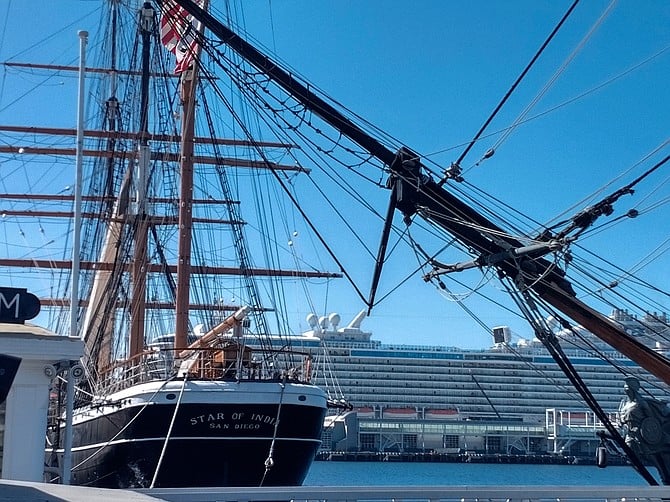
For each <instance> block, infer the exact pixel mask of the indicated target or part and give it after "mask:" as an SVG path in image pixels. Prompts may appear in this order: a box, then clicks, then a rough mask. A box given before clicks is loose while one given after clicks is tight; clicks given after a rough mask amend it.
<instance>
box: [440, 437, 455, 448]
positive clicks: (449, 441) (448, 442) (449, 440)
mask: <svg viewBox="0 0 670 502" xmlns="http://www.w3.org/2000/svg"><path fill="white" fill-rule="evenodd" d="M442 447H443V448H458V435H456V434H444V435H443V436H442Z"/></svg>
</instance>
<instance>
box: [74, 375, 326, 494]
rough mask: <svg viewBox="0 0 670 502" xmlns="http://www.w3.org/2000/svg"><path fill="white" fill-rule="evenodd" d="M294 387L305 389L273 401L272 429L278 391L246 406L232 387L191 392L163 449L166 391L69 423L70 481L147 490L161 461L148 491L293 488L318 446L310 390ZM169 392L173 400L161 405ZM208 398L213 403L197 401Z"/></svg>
mask: <svg viewBox="0 0 670 502" xmlns="http://www.w3.org/2000/svg"><path fill="white" fill-rule="evenodd" d="M208 385H210V387H211V386H212V385H213V384H208ZM258 385H266V386H267V385H268V384H258ZM278 387H279V386H278V385H277V384H275V385H274V387H273V388H274V389H276V388H278ZM289 387H290V384H287V389H288V388H289ZM300 387H306V389H303V391H304V390H307V391H308V392H305V393H301V392H300V389H298V392H294V391H292V393H286V394H285V395H283V396H282V397H281V400H282V404H281V412H280V415H279V422H278V426H277V427H275V423H276V418H277V411H278V408H279V405H278V403H279V399H280V398H279V392H270V393H268V392H264V393H259V394H258V395H257V396H254V397H256V398H259V399H257V401H261V402H251V400H250V399H248V398H244V397H243V396H242V393H241V392H240V391H239V390H237V391H232V392H229V393H228V395H226V392H225V391H222V392H218V393H216V392H215V393H214V394H213V393H212V392H211V390H210V391H206V392H202V391H200V390H199V389H192V390H191V391H190V393H191V395H187V394H184V396H185V397H184V401H185V402H181V403H180V404H179V406H178V412H177V414H176V418H175V420H174V424H173V426H172V431H171V433H170V434H169V437H170V439H169V441H168V442H167V446H165V444H166V442H165V437H166V435H167V433H168V430H169V428H170V423H171V421H172V418H173V415H174V413H175V408H176V402H175V401H176V397H174V393H173V392H164V391H161V392H160V393H159V394H158V395H157V396H156V397H155V400H152V401H151V404H148V405H145V404H146V402H144V403H142V402H141V400H138V401H137V402H132V401H131V400H129V401H127V402H125V403H123V404H122V405H121V406H117V407H115V408H112V407H106V408H105V409H104V410H102V409H101V410H99V412H98V414H97V416H89V417H87V418H86V419H83V420H75V423H74V425H73V449H72V465H73V470H72V484H76V485H86V486H96V487H101V488H147V487H149V486H150V485H151V484H152V480H153V478H154V473H155V472H156V469H157V467H158V464H159V459H160V458H161V456H162V460H161V461H160V467H159V469H158V475H157V477H156V482H155V483H154V486H155V487H163V488H172V487H174V488H178V487H206V486H261V485H262V486H272V485H274V486H291V485H300V484H301V483H302V482H303V480H304V479H305V476H306V475H307V472H308V470H309V467H310V465H311V463H312V461H313V460H314V457H315V455H316V452H317V450H318V448H319V446H320V443H321V442H320V436H321V429H322V425H323V417H324V415H325V410H326V408H325V399H324V400H323V405H322V404H321V400H320V398H319V396H318V395H315V388H313V387H309V386H300ZM213 388H214V389H216V388H215V387H213ZM226 388H227V389H229V390H230V388H231V387H226ZM232 388H234V387H232ZM240 390H241V389H240ZM319 392H320V391H319ZM170 394H172V397H171V399H172V400H173V402H168V403H165V404H163V403H164V402H165V400H164V398H165V397H166V396H170ZM215 395H216V398H217V400H218V401H219V402H202V401H204V399H203V398H206V397H209V398H211V397H214V396H215ZM221 395H223V398H222V397H221ZM187 397H188V399H187ZM161 401H163V402H161ZM292 401H294V402H292ZM81 415H82V416H85V415H86V414H85V413H82V414H81ZM89 415H91V413H90V412H89ZM75 418H76V417H75ZM273 438H274V445H273ZM164 446H165V452H164V453H162V452H163V448H164ZM271 450H272V453H271ZM269 457H271V460H270V462H269V463H270V464H271V467H270V468H269V469H266V463H268V458H269Z"/></svg>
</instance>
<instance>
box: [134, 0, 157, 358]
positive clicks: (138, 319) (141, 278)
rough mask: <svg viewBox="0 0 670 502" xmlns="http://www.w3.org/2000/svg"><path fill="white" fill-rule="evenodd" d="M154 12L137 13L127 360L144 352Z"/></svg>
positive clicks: (146, 7) (149, 9) (145, 7)
mask: <svg viewBox="0 0 670 502" xmlns="http://www.w3.org/2000/svg"><path fill="white" fill-rule="evenodd" d="M155 15H156V12H155V10H154V8H153V7H152V6H151V4H150V3H149V2H145V3H144V5H143V6H142V8H141V9H140V29H141V35H142V80H141V97H140V131H139V134H140V146H139V151H138V159H137V160H138V162H137V166H136V167H137V169H136V171H135V173H134V174H135V175H134V182H135V201H134V202H135V207H134V209H135V215H134V218H135V247H134V253H133V272H132V284H133V290H132V300H131V306H130V342H129V350H128V357H131V358H132V357H133V356H136V355H138V354H140V353H141V352H142V350H143V349H144V320H145V307H146V290H147V261H148V254H147V240H148V213H147V210H148V208H147V202H146V194H147V184H148V178H149V162H150V160H151V151H150V149H149V78H150V75H149V64H150V56H151V35H152V33H153V31H154V24H155V23H154V21H155Z"/></svg>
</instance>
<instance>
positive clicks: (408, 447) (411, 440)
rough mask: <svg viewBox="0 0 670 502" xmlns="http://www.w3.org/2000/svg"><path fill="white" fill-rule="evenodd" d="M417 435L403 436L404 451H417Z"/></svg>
mask: <svg viewBox="0 0 670 502" xmlns="http://www.w3.org/2000/svg"><path fill="white" fill-rule="evenodd" d="M416 436H417V435H416V434H403V435H402V449H403V450H404V451H416Z"/></svg>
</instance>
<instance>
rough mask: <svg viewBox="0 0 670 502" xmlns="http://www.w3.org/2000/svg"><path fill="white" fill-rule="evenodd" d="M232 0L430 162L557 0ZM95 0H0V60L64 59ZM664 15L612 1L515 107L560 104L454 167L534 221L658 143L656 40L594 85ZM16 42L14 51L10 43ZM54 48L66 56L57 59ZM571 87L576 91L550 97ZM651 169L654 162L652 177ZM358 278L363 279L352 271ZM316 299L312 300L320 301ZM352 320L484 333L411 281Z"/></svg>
mask: <svg viewBox="0 0 670 502" xmlns="http://www.w3.org/2000/svg"><path fill="white" fill-rule="evenodd" d="M212 1H213V4H214V6H215V7H216V8H222V7H221V3H220V2H219V1H218V0H212ZM241 3H242V4H243V9H244V18H245V25H246V30H247V31H248V33H249V34H250V35H251V36H252V37H253V38H254V39H256V40H258V41H260V42H261V43H262V44H263V45H264V46H265V47H267V48H270V49H271V50H272V51H273V52H275V53H276V54H278V55H279V57H280V58H281V59H282V60H283V61H284V62H286V63H287V64H289V65H290V66H291V67H292V68H294V69H297V70H298V71H299V72H300V73H301V74H302V75H303V76H305V77H306V78H307V79H309V80H310V81H312V82H314V83H315V84H317V85H318V86H319V87H320V88H321V89H323V90H325V91H326V92H327V93H328V94H329V95H331V96H333V97H334V98H336V99H337V100H339V101H340V102H342V103H344V104H345V105H346V106H347V107H348V108H350V109H352V110H354V111H355V112H356V113H358V114H359V115H361V116H363V117H365V118H366V119H367V120H368V121H370V122H372V123H373V124H375V125H377V126H378V127H380V128H381V129H383V130H385V131H387V132H388V133H389V134H391V135H392V136H394V137H396V138H398V139H400V140H401V141H402V142H404V143H405V144H407V145H408V146H410V147H411V148H413V149H414V150H415V151H418V152H419V153H421V154H423V155H428V154H432V153H433V152H439V153H435V154H434V155H430V157H429V158H430V159H431V160H432V161H434V162H437V163H438V164H441V165H443V166H445V167H446V166H448V165H449V164H450V163H451V162H452V161H454V160H455V159H456V158H457V157H458V156H459V155H460V153H461V152H462V150H463V146H462V145H463V144H464V143H466V142H467V141H469V140H470V139H471V138H472V137H473V135H474V134H475V133H476V131H477V130H478V129H479V128H480V126H481V125H482V124H483V123H484V121H485V120H486V118H487V117H488V116H489V114H490V113H491V112H492V110H493V109H494V108H495V106H496V105H497V103H498V102H499V100H500V99H501V98H502V96H503V95H504V94H505V93H506V92H507V90H508V89H509V87H510V85H511V83H512V82H513V81H514V80H515V79H516V77H517V76H518V75H519V74H520V72H521V71H522V69H523V68H524V67H525V66H526V64H527V63H528V62H529V61H530V59H531V57H532V56H533V55H534V54H535V52H536V50H537V49H538V48H539V47H540V45H541V44H542V42H543V41H544V40H545V38H546V37H547V36H548V34H549V33H550V31H551V30H552V29H553V27H554V26H555V25H556V23H557V22H558V20H559V19H560V17H561V16H562V15H563V13H564V12H565V11H566V10H567V8H568V6H569V5H570V4H571V2H566V1H535V0H528V1H521V0H518V1H510V2H499V1H473V2H456V1H438V0H433V1H426V0H423V1H416V2H409V1H394V0H383V1H382V0H365V1H356V2H355V1H345V0H341V1H337V2H336V1H329V2H314V1H308V0H300V1H298V0H285V1H279V0H274V1H270V0H264V1H250V2H241ZM608 6H610V2H607V1H600V0H588V1H587V0H583V1H582V2H581V4H580V5H579V6H578V7H577V9H576V11H575V12H574V13H573V15H572V16H571V18H570V19H569V20H568V22H567V24H566V25H565V27H564V28H563V29H562V30H561V31H560V32H559V34H558V36H557V38H556V39H555V41H554V42H552V43H551V44H550V46H549V47H548V49H547V50H546V52H545V54H544V55H543V56H542V58H541V59H540V60H539V61H538V63H537V64H536V65H535V66H534V68H533V69H532V71H531V72H530V73H529V75H528V76H527V78H526V79H525V80H524V81H523V83H522V84H521V86H520V87H519V88H518V90H517V91H516V92H515V93H514V94H513V95H512V97H511V99H510V100H509V102H508V103H507V105H506V106H505V107H504V108H503V110H502V111H501V113H500V114H499V115H498V117H497V118H496V119H495V120H494V122H493V123H492V124H491V125H490V126H489V129H488V132H491V133H493V132H496V131H499V130H502V129H503V128H505V127H507V126H509V124H511V123H512V122H513V121H514V119H515V118H516V117H517V116H519V114H520V113H521V112H522V110H523V109H524V108H525V107H526V106H528V105H529V104H530V103H531V101H532V100H533V98H534V97H535V96H536V95H537V94H538V92H539V91H540V89H541V88H542V87H543V86H544V85H545V84H546V83H547V82H548V80H549V79H550V78H551V76H552V75H553V74H554V73H555V72H556V71H557V70H558V68H559V67H560V66H561V65H562V64H563V63H564V62H566V61H567V58H568V57H569V56H570V54H571V53H572V51H573V50H575V48H576V47H577V46H578V44H579V42H580V41H581V40H582V39H583V38H584V37H585V35H586V33H587V32H588V31H589V30H590V29H591V28H592V27H594V26H595V24H596V22H597V20H598V18H599V17H600V16H601V15H602V14H603V13H604V12H605V10H606V9H607V8H608ZM98 8H99V2H98V1H97V0H59V1H58V2H44V3H40V4H39V5H35V4H34V3H32V4H31V3H28V2H19V1H18V0H11V1H7V0H5V2H4V3H3V5H2V6H0V13H1V15H0V19H5V14H6V13H7V14H8V17H7V20H8V22H7V25H6V27H5V30H4V35H3V38H2V39H1V40H0V43H1V44H2V45H0V60H3V61H4V60H6V59H8V58H12V59H15V60H27V59H36V58H37V59H38V60H40V61H41V62H52V61H59V62H63V61H68V60H69V61H70V62H71V63H72V64H75V62H76V56H77V49H76V46H77V43H78V42H77V37H76V30H78V29H87V30H89V31H94V30H95V29H96V25H97V19H96V17H95V15H88V16H87V14H89V13H93V14H94V13H95V11H96V10H97V9H98ZM237 8H239V6H238V7H237ZM78 19H81V20H80V21H76V20H78ZM66 25H70V26H69V28H67V29H66V30H63V31H61V32H60V33H59V34H58V35H57V36H56V37H54V38H53V39H50V41H49V43H48V44H46V45H45V44H41V45H40V46H38V47H35V48H33V49H30V46H31V45H32V44H31V42H32V41H38V40H43V39H44V38H45V37H46V36H47V35H48V34H50V33H52V32H54V31H55V27H57V26H66ZM18 26H20V27H21V29H20V30H19V29H17V27H18ZM668 26H670V3H668V2H665V1H661V0H646V1H642V2H632V1H621V2H618V3H614V4H613V7H612V9H611V11H610V13H609V14H608V15H607V16H606V17H605V18H604V20H603V22H602V24H601V25H600V26H599V27H598V28H597V30H596V31H595V32H594V34H593V35H592V37H591V38H590V39H589V40H588V42H587V43H586V45H585V46H584V47H583V48H582V49H581V50H579V51H578V52H577V53H576V55H575V58H574V60H573V61H572V62H571V63H570V64H569V65H568V66H567V67H566V68H565V70H564V71H563V72H562V74H561V75H560V77H559V78H558V80H557V81H556V83H555V84H554V85H553V86H552V87H551V89H550V90H549V91H548V92H547V93H546V94H545V95H544V96H543V97H542V99H541V100H540V101H539V102H538V103H537V104H536V105H535V106H534V108H533V109H532V111H530V113H529V115H528V116H529V117H534V116H536V115H540V114H542V113H543V112H546V111H549V110H552V109H554V108H555V107H557V106H558V105H563V106H560V107H558V108H557V109H555V110H554V111H552V112H551V113H547V114H546V115H542V116H540V117H539V118H536V119H534V120H532V121H530V122H528V123H526V124H524V125H522V126H520V127H519V128H518V129H516V130H515V131H514V133H513V134H512V135H511V136H510V137H509V138H508V139H507V140H506V141H505V142H503V143H502V144H501V145H500V146H499V147H498V148H497V150H496V155H495V156H494V157H493V158H492V159H491V160H489V161H486V162H484V163H482V164H481V165H480V166H478V167H475V168H473V169H471V170H470V171H468V173H467V179H468V181H469V182H470V183H472V184H474V185H476V186H478V187H479V188H481V189H482V190H484V191H486V192H489V193H491V194H493V195H495V196H496V197H498V198H499V199H502V200H504V201H505V202H507V203H508V204H510V205H512V206H514V207H515V208H516V209H518V210H520V211H521V212H523V213H525V214H528V215H531V216H532V217H533V218H534V219H535V220H537V221H540V222H546V221H548V220H550V219H551V218H553V217H554V216H556V215H558V214H559V213H561V212H562V211H563V210H565V209H567V208H569V207H570V206H572V205H573V204H575V203H577V202H578V201H580V200H582V199H583V198H584V197H586V196H588V195H590V194H591V193H592V192H594V191H595V190H596V189H598V188H600V187H601V186H603V185H604V184H605V183H606V182H608V181H610V180H611V179H613V178H614V177H615V176H617V175H618V174H619V173H621V172H623V171H625V170H626V169H628V168H629V167H630V166H632V165H633V164H635V163H636V162H637V161H638V160H640V159H641V158H642V157H643V156H645V155H646V154H648V153H649V152H650V151H652V150H653V149H654V148H656V147H657V146H658V145H660V144H661V143H662V142H664V141H666V140H667V139H668V136H670V135H669V134H668V133H669V132H670V127H668V125H669V124H670V121H669V120H668V117H670V91H669V90H668V89H669V88H670V87H669V86H668V83H667V80H668V77H669V76H670V51H667V52H665V53H663V54H661V55H660V56H658V57H656V58H655V59H654V60H653V61H650V62H649V63H647V64H645V65H643V66H641V67H640V68H638V69H636V70H634V71H632V72H631V73H629V74H627V75H625V76H622V77H621V78H619V79H617V80H615V81H614V82H612V83H610V84H608V85H606V86H604V87H602V88H600V89H598V90H594V89H595V88H596V87H597V86H599V85H601V84H602V83H604V82H607V81H608V80H610V79H612V78H614V77H617V76H619V75H621V74H622V73H623V72H625V71H626V70H628V69H629V68H632V67H634V66H635V65H638V64H640V63H641V62H643V61H644V60H646V59H647V58H649V57H651V56H652V55H654V54H656V53H658V52H659V51H661V50H662V49H664V48H667V47H668V46H669V45H670V30H669V29H668ZM24 49H27V50H26V52H25V53H24V54H21V55H20V57H19V56H16V55H17V54H18V53H20V52H21V51H23V50H24ZM64 54H69V55H71V56H70V57H69V59H68V57H63V55H64ZM15 56H16V57H15ZM57 85H58V83H57V82H55V83H54V86H57ZM26 86H27V87H28V86H29V83H26ZM21 92H22V89H15V88H14V89H13V88H8V87H7V88H3V94H2V96H0V99H1V100H0V122H2V123H7V122H8V123H18V122H24V120H18V119H17V118H16V114H17V110H16V108H15V107H12V106H8V104H10V103H11V101H12V99H13V98H14V97H16V96H18V95H19V94H21ZM583 93H588V94H587V95H586V96H584V97H583V98H581V99H579V100H576V101H574V102H572V103H569V104H565V103H567V102H568V101H570V100H572V99H573V98H576V97H578V96H580V95H581V94H583ZM63 99H64V100H65V99H69V98H65V97H64V98H63ZM57 111H58V109H57V108H55V107H53V103H47V102H45V103H44V109H39V110H37V109H33V110H30V111H26V110H22V111H21V113H26V114H28V113H30V114H35V115H36V116H37V115H39V116H40V117H44V115H52V114H57ZM47 118H48V117H47ZM73 121H74V115H72V121H66V123H68V124H70V125H71V124H72V123H73ZM499 137H500V136H499V135H498V136H492V137H490V138H489V139H487V140H485V141H482V142H481V144H479V145H477V147H476V148H474V149H473V151H472V153H471V154H470V155H469V156H468V157H466V159H465V160H464V162H463V167H464V168H467V167H470V166H472V165H473V164H475V162H476V161H477V160H478V158H479V157H480V156H481V155H482V154H483V152H485V151H486V150H487V149H488V148H490V147H491V146H493V145H494V143H495V142H496V141H497V140H498V139H499ZM665 152H666V153H665V154H667V152H668V148H667V146H666V148H665ZM647 166H649V164H647ZM666 171H667V169H666ZM666 177H667V175H660V176H658V177H657V178H656V181H657V182H659V181H660V180H662V179H664V178H666ZM626 181H629V180H626ZM617 187H618V185H617ZM668 192H669V188H668V186H667V183H666V185H665V186H664V187H663V188H662V189H661V191H660V192H658V193H657V194H656V197H657V199H658V200H660V199H662V198H663V196H664V195H663V194H665V196H667V194H668ZM386 196H387V195H386V194H384V197H386ZM629 205H632V202H631V203H630V204H629V203H627V202H626V203H624V204H623V205H622V207H623V208H625V210H627V209H628V207H629ZM667 216H668V211H667V207H666V208H661V209H660V210H658V211H656V212H654V213H652V214H650V215H649V217H645V218H640V219H639V221H636V223H635V225H636V226H633V225H629V226H627V227H622V226H619V227H615V229H613V230H614V231H612V232H609V233H607V234H600V235H597V236H595V237H593V238H591V239H589V240H588V241H585V242H584V245H585V246H587V247H589V249H591V248H592V249H594V251H595V252H596V253H598V254H601V255H604V254H607V255H608V256H609V255H610V254H611V255H612V256H611V260H612V261H614V262H616V263H621V265H622V266H623V267H624V268H626V267H628V266H630V265H632V264H634V263H636V262H637V260H639V259H640V258H641V257H643V256H645V255H646V254H647V253H648V252H649V251H650V250H652V249H654V248H655V247H656V246H658V245H660V244H661V243H663V241H664V240H665V239H667V238H668V236H669V235H670V232H669V231H668V229H669V228H670V226H668V223H667ZM638 229H641V230H642V231H638ZM659 231H660V232H659ZM371 232H378V229H372V230H371ZM391 266H392V267H393V268H392V269H391V270H390V271H389V272H388V273H389V275H388V276H385V279H384V280H383V281H382V286H381V289H382V290H384V289H385V288H386V289H388V288H389V287H392V285H393V280H394V279H393V278H394V277H395V278H397V277H401V276H403V275H404V274H405V272H406V271H405V270H403V269H402V268H401V267H402V264H398V263H394V264H392V265H391ZM411 266H414V264H413V263H412V264H411ZM669 271H670V267H668V259H667V257H666V258H665V260H664V261H661V260H657V261H655V262H654V264H653V266H649V267H648V268H645V269H643V270H642V271H641V275H643V276H645V278H646V279H647V280H651V281H652V282H654V283H655V284H656V285H657V286H658V287H660V288H661V289H664V290H667V289H668V286H669V284H670V272H669ZM386 277H388V279H387V278H386ZM362 287H363V288H367V283H363V284H362ZM345 291H346V288H343V291H341V292H333V293H332V294H331V296H330V297H329V298H328V300H327V306H326V307H324V308H325V309H326V310H327V311H339V312H340V313H341V315H342V317H343V320H346V319H348V318H349V317H351V316H353V315H354V314H355V313H356V312H358V310H360V309H361V308H363V305H362V304H361V303H360V302H359V301H358V300H357V298H355V296H353V294H351V293H346V292H345ZM462 292H463V293H466V292H467V289H465V288H463V291H462ZM382 293H383V291H382ZM489 293H490V294H491V295H493V296H496V297H498V296H500V295H499V294H498V293H497V292H496V290H495V288H493V287H491V286H487V294H489ZM321 302H322V303H325V302H326V300H325V298H324V299H322V300H321ZM667 303H668V302H667V299H666V305H667ZM466 304H467V305H468V306H469V308H470V309H472V310H473V311H475V312H477V314H478V316H479V317H480V318H481V319H482V320H483V321H484V322H485V323H487V324H488V325H490V326H495V325H501V324H509V325H510V326H512V328H513V331H514V332H515V333H517V334H518V335H519V336H523V337H527V336H529V332H530V330H529V328H527V326H526V325H525V323H524V321H522V320H521V319H519V318H517V317H515V316H513V315H510V314H509V313H507V312H505V311H504V310H501V309H500V308H498V307H496V306H494V305H492V304H490V303H488V302H486V301H483V300H481V299H479V298H477V297H476V295H474V296H471V297H470V298H468V300H467V301H466ZM668 310H670V309H668ZM364 326H366V327H367V328H369V329H371V330H372V331H373V332H374V333H375V334H376V337H377V338H379V339H381V340H383V341H385V342H389V343H423V344H436V345H437V344H448V345H458V346H465V347H483V346H487V345H488V344H489V342H490V338H489V335H488V334H487V333H485V332H484V331H483V330H482V329H481V328H480V327H479V326H478V325H477V324H476V323H475V322H474V321H472V320H471V319H470V317H469V316H468V315H467V314H466V313H464V312H463V311H462V310H461V309H460V308H459V307H458V306H457V305H456V304H454V303H453V302H449V301H445V300H444V299H443V298H442V297H441V296H440V295H439V294H438V292H437V291H436V290H435V289H434V288H433V287H432V286H430V285H428V284H425V283H424V282H423V281H422V280H421V279H420V278H416V279H415V280H413V281H411V282H409V283H408V284H406V285H405V286H403V287H402V288H401V289H399V290H398V291H397V292H396V293H395V294H394V295H392V296H391V297H390V298H389V299H388V300H386V301H385V302H383V303H382V304H381V305H379V306H378V307H377V308H376V309H375V310H374V311H373V315H372V317H371V318H370V319H369V320H367V321H366V323H365V325H364ZM408 333H409V334H410V336H408Z"/></svg>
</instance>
